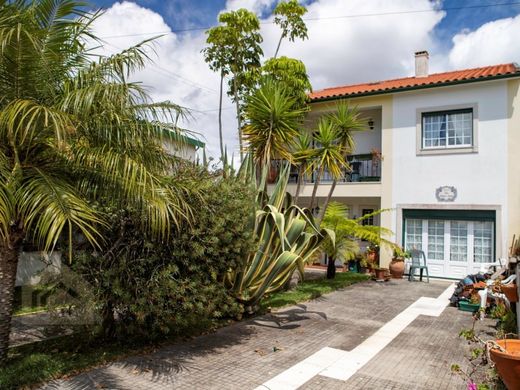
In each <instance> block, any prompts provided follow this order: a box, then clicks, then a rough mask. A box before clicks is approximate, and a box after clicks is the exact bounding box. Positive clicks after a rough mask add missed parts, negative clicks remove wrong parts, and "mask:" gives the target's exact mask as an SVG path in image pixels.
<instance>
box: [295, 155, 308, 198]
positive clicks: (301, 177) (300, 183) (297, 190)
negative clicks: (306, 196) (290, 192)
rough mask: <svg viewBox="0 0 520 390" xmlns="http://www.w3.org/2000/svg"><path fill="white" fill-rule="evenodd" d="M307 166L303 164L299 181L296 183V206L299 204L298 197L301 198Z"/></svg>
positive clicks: (299, 169) (299, 170)
mask: <svg viewBox="0 0 520 390" xmlns="http://www.w3.org/2000/svg"><path fill="white" fill-rule="evenodd" d="M304 172H305V166H304V165H303V164H302V165H300V167H299V168H298V181H297V182H296V193H295V194H294V204H298V197H299V196H300V187H301V185H302V181H303V175H304Z"/></svg>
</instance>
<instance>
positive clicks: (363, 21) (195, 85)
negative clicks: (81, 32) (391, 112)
mask: <svg viewBox="0 0 520 390" xmlns="http://www.w3.org/2000/svg"><path fill="white" fill-rule="evenodd" d="M277 1H278V0H137V1H111V0H93V3H94V4H95V6H97V7H100V8H103V9H104V11H105V12H104V14H103V15H102V16H101V17H100V18H99V19H98V20H97V21H96V22H95V25H94V30H95V33H96V34H97V35H98V36H99V37H100V38H102V39H103V42H104V45H103V47H101V48H99V49H98V50H99V51H102V52H103V53H106V54H109V53H114V52H117V51H119V50H121V49H123V48H125V47H128V46H130V45H133V44H136V43H138V42H140V41H141V40H143V39H147V38H151V37H153V36H156V35H162V36H161V37H160V38H158V39H157V40H156V42H155V46H154V49H155V53H154V54H153V55H152V58H153V60H154V63H153V64H150V65H149V66H148V67H147V68H146V69H145V70H143V71H141V72H139V74H137V75H136V76H135V78H136V79H138V80H141V81H143V82H144V84H146V85H147V86H148V87H149V91H150V94H151V95H152V97H153V98H154V99H156V100H166V99H167V100H171V101H174V102H176V103H178V104H181V105H183V106H185V107H188V108H190V109H191V110H192V117H191V118H190V120H189V122H188V123H186V124H185V126H186V127H188V128H190V129H192V130H194V131H196V132H198V133H200V136H199V137H200V138H201V139H202V140H204V141H205V142H206V144H207V150H208V154H210V155H213V156H217V155H218V126H217V114H218V110H217V108H218V87H219V79H218V76H217V75H216V74H214V73H212V72H211V71H210V70H209V69H208V67H207V65H206V64H205V63H204V60H203V58H202V55H201V50H202V49H203V48H204V46H205V30H206V29H207V28H208V27H211V26H214V25H215V24H216V23H217V16H218V14H219V13H220V12H222V11H225V10H231V9H237V8H241V7H244V8H248V9H250V10H253V11H255V12H256V13H257V14H258V16H259V17H260V18H261V23H262V34H263V36H264V43H263V50H264V53H265V56H266V57H270V56H272V55H273V54H274V50H275V48H276V43H277V39H278V37H279V31H278V30H277V28H276V26H274V25H273V24H272V23H271V22H272V16H271V11H272V9H273V7H274V5H275V4H276V3H277ZM300 2H301V3H303V4H305V5H306V6H307V8H308V13H307V14H306V16H305V18H306V19H307V27H308V30H309V39H308V40H306V41H304V42H296V43H290V42H284V43H283V44H282V47H281V50H280V55H286V56H290V57H295V58H299V59H301V60H303V61H304V63H305V65H306V66H307V70H308V73H309V76H310V79H311V83H312V85H313V88H314V89H315V90H317V89H321V88H325V87H330V86H338V85H345V84H353V83H359V82H366V81H377V80H384V79H388V78H398V77H405V76H410V75H412V73H413V65H414V59H413V53H414V52H415V51H418V50H428V51H429V52H430V72H432V73H433V72H441V71H446V70H451V69H461V68H467V67H477V66H482V65H490V64H498V63H505V62H514V61H517V62H520V40H519V39H518V37H519V36H520V1H508V0H301V1H300ZM223 113H224V114H223V115H224V135H225V141H224V142H225V144H226V145H227V147H228V150H230V152H234V153H235V154H236V152H237V149H238V148H237V144H238V141H237V131H236V120H235V112H234V110H233V106H232V103H231V101H229V100H227V99H226V101H225V102H224V111H223Z"/></svg>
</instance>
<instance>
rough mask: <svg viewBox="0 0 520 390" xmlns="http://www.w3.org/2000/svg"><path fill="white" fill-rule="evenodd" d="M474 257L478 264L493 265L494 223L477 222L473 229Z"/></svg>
mask: <svg viewBox="0 0 520 390" xmlns="http://www.w3.org/2000/svg"><path fill="white" fill-rule="evenodd" d="M473 237H474V239H473V255H474V257H475V262H476V263H491V262H492V256H493V223H492V222H489V221H486V222H475V224H474V227H473Z"/></svg>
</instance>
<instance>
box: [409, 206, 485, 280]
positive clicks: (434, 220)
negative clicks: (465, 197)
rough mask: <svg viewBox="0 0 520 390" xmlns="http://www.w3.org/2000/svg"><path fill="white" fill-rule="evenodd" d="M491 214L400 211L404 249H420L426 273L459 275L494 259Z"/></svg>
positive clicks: (477, 268) (474, 269) (478, 268)
mask: <svg viewBox="0 0 520 390" xmlns="http://www.w3.org/2000/svg"><path fill="white" fill-rule="evenodd" d="M494 214H495V212H494V211H493V212H491V211H490V212H487V211H480V212H475V211H464V210H457V211H453V212H451V213H450V212H448V211H447V210H442V211H441V212H438V211H436V210H424V211H423V210H409V211H408V212H405V213H404V216H405V217H404V229H403V230H404V231H403V239H404V243H405V248H407V249H412V248H415V249H421V250H423V251H424V253H425V254H426V258H427V263H428V270H429V272H430V275H432V276H439V277H448V278H457V279H460V278H463V277H464V276H466V275H467V274H472V273H476V272H478V271H479V270H480V268H481V267H482V266H488V265H489V264H492V263H494V262H495V216H494ZM420 217H422V218H420ZM446 217H448V218H446ZM449 217H451V218H449Z"/></svg>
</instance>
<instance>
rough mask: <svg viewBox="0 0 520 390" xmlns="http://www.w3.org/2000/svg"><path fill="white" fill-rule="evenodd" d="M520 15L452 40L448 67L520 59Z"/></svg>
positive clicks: (462, 66)
mask: <svg viewBox="0 0 520 390" xmlns="http://www.w3.org/2000/svg"><path fill="white" fill-rule="evenodd" d="M518 36H520V15H517V16H516V17H514V18H505V19H498V20H494V21H492V22H488V23H485V24H483V25H482V26H480V27H479V28H478V29H476V30H475V31H463V32H460V33H459V34H457V35H455V36H454V37H453V48H452V49H451V51H450V53H449V65H450V66H451V67H452V68H456V69H460V68H467V67H477V66H485V65H493V64H500V63H506V62H514V61H518V60H519V59H520V42H519V41H518Z"/></svg>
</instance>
